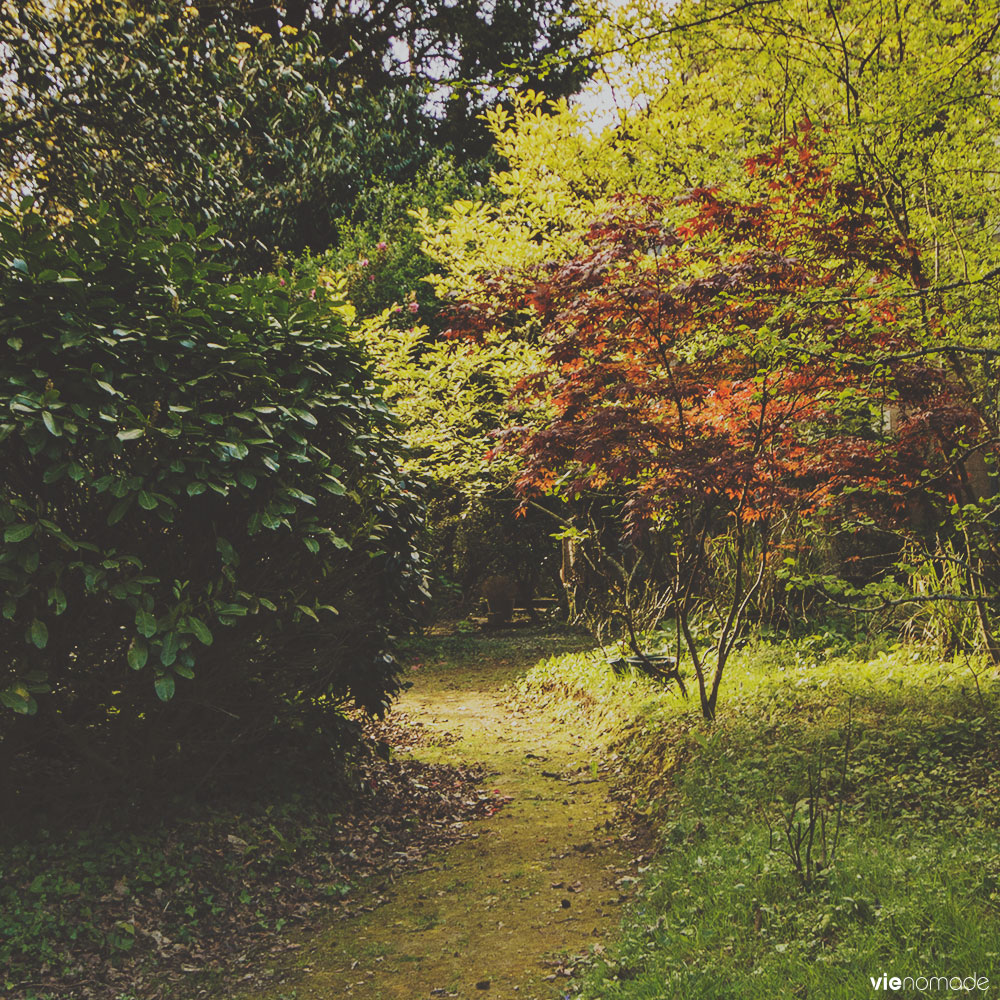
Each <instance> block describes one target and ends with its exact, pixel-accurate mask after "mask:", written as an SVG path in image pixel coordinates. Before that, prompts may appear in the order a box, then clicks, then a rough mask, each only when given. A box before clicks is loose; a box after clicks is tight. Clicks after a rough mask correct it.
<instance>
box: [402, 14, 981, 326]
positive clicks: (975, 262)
mask: <svg viewBox="0 0 1000 1000" xmlns="http://www.w3.org/2000/svg"><path fill="white" fill-rule="evenodd" d="M733 6H734V5H732V4H731V3H729V2H728V0H697V2H696V0H685V2H682V3H680V4H678V5H676V6H674V7H673V8H672V9H671V10H670V11H669V12H664V10H663V8H664V5H662V4H652V3H649V0H632V2H629V3H617V2H616V3H614V4H611V3H608V4H607V7H608V9H607V10H606V11H604V13H603V15H602V16H601V17H599V18H598V19H597V20H596V21H595V27H594V28H593V35H592V39H591V41H592V42H593V43H594V45H595V48H596V49H597V51H599V52H605V53H607V55H606V56H605V57H604V60H603V65H602V67H601V70H600V72H599V73H598V74H597V78H598V79H600V78H602V77H604V78H606V79H608V80H609V81H610V83H611V84H612V85H613V88H612V90H611V91H610V93H611V94H612V95H613V100H614V101H615V102H616V105H617V106H616V108H615V109H614V111H613V112H612V113H611V114H610V115H609V116H607V117H609V118H610V119H611V120H610V122H609V123H608V124H606V125H605V126H604V127H603V128H600V127H598V125H597V123H596V122H595V121H594V120H593V119H592V118H591V117H589V116H588V114H587V113H586V112H585V111H584V110H582V109H581V106H572V105H569V104H567V103H566V102H562V103H559V104H557V105H552V106H550V107H548V108H547V109H546V108H545V107H544V106H543V104H544V99H543V98H542V96H541V95H539V94H535V93H532V94H527V95H522V96H521V97H519V98H517V99H516V100H515V101H514V105H513V110H512V111H511V112H510V113H505V112H497V113H495V114H493V115H492V116H491V117H490V120H489V124H490V127H491V129H492V131H493V133H494V135H495V137H496V142H497V148H498V151H499V152H500V153H501V154H502V155H503V156H504V158H505V159H506V161H507V163H508V164H509V167H508V168H507V169H505V170H502V171H499V172H497V173H495V174H494V177H493V181H494V183H495V185H496V187H497V188H498V189H499V191H500V192H501V198H500V200H499V201H498V202H496V203H490V204H487V203H485V202H469V201H464V202H459V203H457V204H456V205H454V206H453V207H452V210H451V211H450V212H449V213H447V214H446V215H445V216H444V218H442V219H441V220H439V221H437V222H432V221H431V220H430V219H429V218H428V217H427V216H426V215H425V216H424V217H423V218H422V220H421V225H422V228H423V232H424V237H425V245H426V249H427V251H428V252H429V253H430V254H431V256H433V257H434V258H435V259H436V260H437V261H438V262H439V263H440V264H441V265H442V267H443V269H444V271H445V275H444V277H442V278H440V279H439V287H440V288H441V289H442V290H443V291H452V292H457V293H459V294H464V293H467V292H468V291H469V288H470V285H471V283H472V282H473V281H474V280H475V278H476V277H477V276H480V275H483V274H495V273H496V271H497V270H498V269H499V268H504V267H513V268H519V267H523V266H525V265H530V264H533V263H536V262H538V261H540V260H544V259H546V258H551V257H562V256H565V255H566V254H567V253H568V252H569V251H571V250H572V248H573V247H574V246H575V245H576V243H577V241H578V239H579V236H580V233H581V231H582V229H583V227H584V226H585V224H586V223H587V221H588V220H589V219H592V218H594V217H595V216H597V215H599V214H600V212H601V211H602V209H603V207H604V206H605V204H606V199H607V198H608V196H610V195H612V194H614V193H616V192H623V191H624V192H638V193H647V194H657V195H659V196H660V197H661V198H664V199H666V200H669V199H671V198H672V197H674V196H676V195H678V194H680V193H682V192H683V191H685V190H686V189H689V188H691V187H695V186H698V185H726V186H727V187H728V188H730V189H732V187H733V186H734V185H736V186H738V185H739V184H740V183H742V180H743V162H744V160H745V159H746V158H747V157H749V156H752V155H754V154H756V153H759V152H760V151H761V150H762V149H765V148H767V147H769V146H771V145H772V144H773V143H775V142H777V141H778V140H779V139H781V138H782V137H783V136H784V135H786V134H788V132H790V131H792V130H793V129H795V128H797V127H799V126H800V123H801V121H802V119H803V118H804V117H806V116H808V117H809V118H810V120H811V121H812V123H813V124H814V125H815V126H817V127H819V128H821V129H822V130H823V133H822V142H823V143H824V144H825V145H826V147H827V148H828V149H829V151H830V152H831V153H832V154H833V155H835V156H836V157H837V158H838V160H839V167H838V170H839V172H840V174H841V175H842V176H843V177H845V178H847V177H852V178H854V179H857V180H860V181H861V182H863V183H864V184H866V185H867V186H869V187H870V188H872V190H873V191H874V192H875V195H876V198H877V210H878V211H879V212H881V214H882V215H883V217H884V219H885V221H886V225H887V226H889V227H891V228H892V229H894V230H895V231H896V232H897V233H898V234H899V235H901V236H908V237H910V238H913V239H915V240H916V241H917V242H918V243H919V244H921V245H922V246H923V248H924V252H925V264H924V267H925V271H926V272H927V277H929V278H930V279H931V280H937V279H941V280H945V279H948V278H955V277H958V278H975V277H977V276H978V275H980V274H981V273H982V272H983V271H985V270H987V269H989V268H990V267H992V266H993V265H994V264H996V263H997V261H998V249H997V246H996V244H995V242H994V241H993V239H992V237H993V230H994V229H995V224H991V223H990V221H989V217H990V212H991V203H992V200H993V197H994V192H993V187H994V184H993V182H991V181H989V180H988V178H991V177H996V176H997V171H998V165H1000V151H998V148H997V144H996V143H995V142H994V141H993V137H994V136H995V135H996V134H997V133H998V131H1000V79H998V77H997V74H996V71H995V67H994V64H993V62H992V60H993V54H992V53H993V51H994V49H993V48H992V47H991V39H992V37H993V36H992V34H991V31H994V32H995V17H996V11H995V4H993V3H992V2H989V0H944V2H937V0H935V2H933V3H932V2H931V0H915V2H913V3H909V4H906V5H903V4H897V3H895V2H894V0H875V2H872V0H845V2H842V3H837V4H835V5H830V4H826V3H820V2H817V0H781V2H780V3H777V4H768V5H764V6H763V7H762V6H761V5H759V4H755V5H751V7H750V8H749V9H747V10H746V11H744V12H742V13H737V14H732V13H729V14H728V15H726V16H721V15H723V13H724V12H725V11H730V12H731V10H732V8H733ZM699 24H700V26H697V27H691V28H688V29H686V30H676V26H677V25H699ZM605 100H608V97H607V94H606V95H605ZM984 178H986V179H987V180H986V182H985V183H984ZM978 295H979V292H978V291H968V290H967V291H964V292H962V293H961V298H958V299H957V300H956V299H955V296H954V294H953V304H954V302H955V301H957V302H958V303H961V304H962V305H963V306H964V307H967V308H970V309H979V308H982V307H983V305H984V302H980V301H979V298H978Z"/></svg>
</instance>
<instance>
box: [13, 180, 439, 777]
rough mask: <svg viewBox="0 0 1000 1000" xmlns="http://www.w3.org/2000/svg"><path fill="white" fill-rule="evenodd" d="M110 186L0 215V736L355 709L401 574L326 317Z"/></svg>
mask: <svg viewBox="0 0 1000 1000" xmlns="http://www.w3.org/2000/svg"><path fill="white" fill-rule="evenodd" d="M136 196H137V204H132V203H121V204H118V205H116V206H115V207H114V208H113V209H109V207H108V206H107V205H104V204H102V205H101V206H99V207H97V208H94V209H92V210H90V211H89V212H81V213H80V214H79V216H78V217H77V220H76V221H74V222H73V223H72V224H70V225H68V226H67V227H66V228H65V229H64V230H62V231H60V232H58V233H53V231H52V230H51V229H50V227H49V225H48V224H47V223H46V222H44V221H43V220H42V218H41V217H40V216H38V215H37V214H35V213H34V212H33V211H32V210H31V208H30V206H23V209H24V210H23V211H22V212H21V213H19V214H18V215H16V216H14V215H9V214H8V215H0V359H2V363H0V461H2V467H3V470H4V478H3V481H2V484H0V531H2V532H3V544H2V548H0V588H2V589H0V612H2V618H0V650H2V662H0V702H2V705H3V706H6V709H8V710H10V711H7V712H5V713H4V715H3V716H0V718H2V719H3V721H2V728H0V748H2V749H3V750H4V751H5V752H6V753H7V754H10V753H17V752H19V751H20V750H21V749H23V748H24V747H25V746H28V745H32V744H35V745H38V744H41V743H42V742H43V741H45V742H46V743H48V741H51V742H52V743H53V744H55V745H58V746H61V747H72V748H73V752H74V753H76V754H77V755H78V756H81V757H82V758H83V759H85V760H87V761H89V762H91V763H96V764H97V765H98V767H99V768H103V769H105V770H106V769H107V768H106V767H105V765H107V764H109V763H110V765H111V766H112V767H113V768H116V769H117V768H122V767H125V762H128V765H129V766H131V765H133V764H142V763H144V762H146V763H148V762H151V761H153V760H156V761H162V760H163V758H164V755H168V754H169V755H170V757H171V758H173V757H176V756H178V755H180V756H186V755H187V754H188V753H189V752H194V751H208V752H209V753H211V754H212V755H213V757H214V756H215V755H224V754H225V753H227V752H228V750H229V749H230V748H232V747H233V746H237V745H243V744H244V743H246V742H252V741H255V740H259V739H260V738H261V737H262V736H264V735H265V734H267V733H269V732H273V731H275V730H279V729H281V730H284V731H288V730H289V729H294V728H295V727H303V726H306V725H307V723H308V726H309V727H310V730H311V731H314V732H315V731H316V730H317V728H319V729H323V728H324V727H325V724H326V723H325V721H324V720H326V721H329V720H330V719H335V718H337V714H336V712H335V711H334V712H331V711H330V709H331V707H335V706H336V705H337V704H339V703H342V702H344V701H346V700H351V701H353V702H355V703H356V704H358V705H360V706H361V707H363V708H364V709H365V710H366V711H369V712H376V713H377V712H380V711H381V710H382V709H383V708H384V707H385V706H386V704H387V702H388V700H389V699H390V697H391V696H392V695H393V693H394V692H395V691H396V690H397V688H398V681H397V670H396V665H395V662H394V660H393V658H392V656H391V652H390V647H391V633H392V632H393V630H394V629H395V628H396V627H397V626H398V625H399V624H400V623H401V622H402V621H403V620H404V619H406V618H407V617H408V616H409V615H410V613H411V610H412V609H413V607H415V604H416V602H417V600H418V599H419V598H420V590H421V588H422V586H423V579H422V569H421V564H420V560H419V557H418V554H417V552H416V551H415V550H414V548H413V544H412V541H411V539H412V538H413V537H415V533H416V528H417V527H418V506H417V498H416V497H415V495H414V494H413V493H412V492H410V491H409V490H408V489H407V487H406V485H405V483H403V482H402V481H401V480H400V476H399V474H398V471H397V468H398V463H397V444H396V438H395V431H394V426H393V422H392V418H391V416H390V414H389V412H388V410H387V408H386V406H385V404H384V402H383V401H382V399H381V396H380V395H379V394H378V392H377V390H376V389H375V388H374V387H373V384H372V381H371V376H370V372H369V370H368V367H367V362H366V360H365V358H364V356H363V354H362V352H361V351H360V350H359V348H357V347H356V346H355V345H354V344H353V343H352V342H351V340H350V339H349V324H350V321H351V315H352V314H351V312H350V310H349V307H347V306H345V305H344V304H343V303H342V302H341V301H339V300H338V298H337V296H336V295H333V294H331V293H330V292H329V291H328V290H326V289H324V288H322V287H319V288H316V287H315V286H312V285H310V286H308V287H306V286H305V285H304V284H303V283H302V282H301V281H300V280H299V279H296V278H294V277H292V276H291V275H285V276H284V277H277V276H275V277H256V278H247V279H242V280H240V281H238V282H236V281H229V282H227V281H226V280H224V275H222V274H219V273H218V272H219V270H220V265H219V264H218V263H216V262H215V261H214V260H213V255H214V254H215V252H216V250H217V243H216V241H214V240H213V238H212V235H211V233H210V232H206V233H201V234H197V233H196V232H195V230H194V229H193V227H192V226H191V225H190V224H188V223H184V222H181V221H180V220H179V219H178V218H176V217H175V215H174V214H173V212H172V210H171V209H170V208H169V207H168V206H167V205H166V204H165V203H163V202H162V201H160V200H158V199H156V198H152V199H151V198H149V197H148V195H147V194H146V193H145V192H143V191H141V190H137V192H136ZM36 713H37V718H19V716H24V717H27V716H31V715H35V714H36ZM199 759H203V758H202V756H201V755H199ZM101 761H103V762H104V763H103V764H101V763H100V762H101Z"/></svg>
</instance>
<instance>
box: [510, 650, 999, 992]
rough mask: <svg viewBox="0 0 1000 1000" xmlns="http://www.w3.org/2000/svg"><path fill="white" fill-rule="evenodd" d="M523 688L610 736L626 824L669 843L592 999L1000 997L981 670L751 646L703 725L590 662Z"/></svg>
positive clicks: (994, 846) (988, 709)
mask: <svg viewBox="0 0 1000 1000" xmlns="http://www.w3.org/2000/svg"><path fill="white" fill-rule="evenodd" d="M522 688H523V693H524V694H525V695H531V696H534V697H537V698H540V699H549V700H551V701H552V702H553V704H554V705H556V707H558V706H557V703H558V701H559V700H560V699H562V700H563V708H562V711H574V712H584V713H590V715H591V716H592V718H593V719H594V720H595V722H598V723H600V724H606V723H607V722H608V721H609V720H614V722H615V724H616V725H617V727H618V733H619V737H618V738H619V745H618V748H617V749H618V753H619V755H620V757H621V759H624V760H626V761H627V764H628V770H627V780H626V782H624V785H625V786H626V787H627V788H628V795H629V798H630V800H631V806H632V808H633V809H634V810H635V811H636V812H638V813H640V814H645V815H647V816H648V817H649V818H651V819H653V820H654V821H655V822H656V823H657V824H658V825H659V829H660V831H661V843H662V848H661V852H660V854H659V856H658V857H657V859H656V861H655V862H654V863H653V864H652V865H651V866H650V869H649V871H648V872H647V873H646V882H645V886H644V889H643V891H642V893H641V895H640V898H639V901H638V903H637V904H636V906H635V908H634V909H633V910H632V912H631V914H630V915H629V916H628V917H627V919H626V921H625V924H624V927H623V933H622V937H621V940H620V941H619V943H618V945H617V946H616V947H614V948H612V949H609V951H608V952H607V953H605V955H603V956H602V957H601V958H599V959H598V960H597V961H596V962H595V963H594V964H593V965H592V967H591V971H590V973H589V976H588V977H587V978H586V979H585V980H584V981H583V983H582V984H580V985H579V989H581V990H582V992H583V994H584V995H586V996H588V997H594V998H598V997H600V998H602V1000H612V998H621V1000H640V998H642V1000H647V998H648V1000H654V998H660V997H678V998H688V997H690V998H706V1000H708V998H712V1000H715V998H719V997H739V998H741V1000H742V998H757V997H759V998H761V1000H764V998H767V1000H771V998H775V997H785V996H795V997H816V998H823V1000H826V998H844V1000H847V998H856V997H858V996H865V995H868V993H869V991H870V990H872V986H871V984H870V981H869V979H870V977H875V978H878V977H880V976H881V975H882V974H883V973H887V974H888V975H889V976H893V975H898V976H900V977H902V976H906V975H910V976H913V977H915V978H916V977H919V976H921V975H924V976H932V975H946V976H949V977H950V976H953V975H960V976H963V977H967V976H970V975H978V976H987V977H988V976H990V974H991V971H992V972H993V974H994V977H995V978H996V979H997V980H998V981H1000V891H998V882H1000V777H998V776H1000V740H998V735H1000V733H998V730H1000V718H998V716H1000V713H998V702H1000V698H998V694H1000V690H998V688H1000V685H998V684H997V682H996V679H995V677H992V676H990V672H989V671H987V670H986V669H985V667H984V666H983V664H981V663H977V662H976V661H974V660H967V659H964V658H958V659H954V660H947V661H943V660H941V659H940V658H935V657H934V656H933V654H931V653H929V652H927V651H924V650H921V649H919V648H916V647H908V646H904V645H901V644H898V643H888V642H883V641H874V642H870V643H867V644H866V645H865V647H863V648H860V649H858V648H856V649H854V650H852V649H849V648H847V647H846V644H845V643H844V642H843V641H842V637H839V636H836V635H833V634H830V635H819V636H814V637H808V638H807V639H806V640H804V641H799V642H791V641H785V642H781V643H766V642H758V643H754V644H750V645H748V646H747V647H746V648H744V649H743V650H742V651H741V652H740V653H739V654H738V656H737V657H736V658H735V659H734V660H733V661H732V662H731V664H730V665H729V668H728V675H727V678H726V681H725V682H724V687H723V692H722V696H721V697H720V702H719V704H720V710H719V715H718V718H717V720H716V721H715V722H714V723H712V724H707V723H705V722H704V721H703V720H702V719H701V718H700V712H699V711H698V706H697V703H696V702H694V701H691V702H685V701H684V700H683V699H682V698H680V697H679V696H678V694H677V693H676V691H675V690H673V689H666V690H664V689H659V690H658V689H657V687H656V685H655V684H653V683H652V682H650V681H649V680H648V679H646V678H643V677H639V676H630V675H626V676H624V677H622V676H619V675H617V674H615V672H614V671H613V670H611V668H610V667H609V666H608V665H607V663H606V661H605V660H604V659H603V658H598V657H595V656H564V657H559V658H554V659H552V660H549V661H546V662H544V663H542V664H539V666H537V667H536V668H535V669H534V670H533V671H532V672H531V673H530V674H529V675H528V677H527V678H526V679H525V681H524V682H523V685H522ZM629 719H631V722H630V723H629ZM623 734H624V735H623ZM909 995H914V996H920V995H924V994H923V993H921V992H919V991H916V992H912V991H911V993H910V994H909ZM928 995H930V994H928ZM936 995H940V992H938V993H937V994H936ZM946 995H948V994H947V992H946Z"/></svg>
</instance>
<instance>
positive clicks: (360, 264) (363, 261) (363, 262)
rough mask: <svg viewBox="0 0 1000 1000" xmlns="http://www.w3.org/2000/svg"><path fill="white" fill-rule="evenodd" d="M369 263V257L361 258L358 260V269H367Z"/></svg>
mask: <svg viewBox="0 0 1000 1000" xmlns="http://www.w3.org/2000/svg"><path fill="white" fill-rule="evenodd" d="M368 263H369V262H368V258H367V257H359V258H358V267H367V266H368Z"/></svg>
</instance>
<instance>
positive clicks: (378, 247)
mask: <svg viewBox="0 0 1000 1000" xmlns="http://www.w3.org/2000/svg"><path fill="white" fill-rule="evenodd" d="M375 249H376V250H378V251H380V252H383V251H385V250H388V249H389V244H388V243H386V241H385V240H379V242H378V243H377V244H376V245H375Z"/></svg>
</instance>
